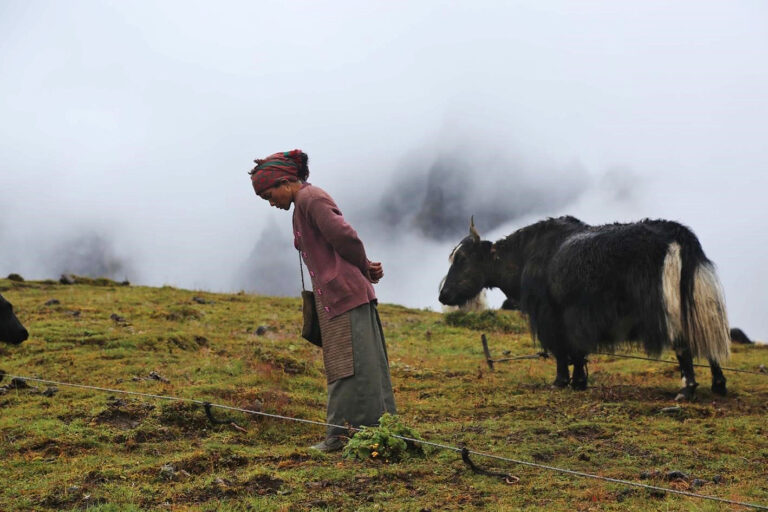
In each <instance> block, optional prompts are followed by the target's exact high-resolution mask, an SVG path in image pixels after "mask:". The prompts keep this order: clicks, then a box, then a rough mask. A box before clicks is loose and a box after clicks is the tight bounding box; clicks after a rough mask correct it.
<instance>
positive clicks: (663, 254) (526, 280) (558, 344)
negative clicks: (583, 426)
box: [440, 216, 730, 399]
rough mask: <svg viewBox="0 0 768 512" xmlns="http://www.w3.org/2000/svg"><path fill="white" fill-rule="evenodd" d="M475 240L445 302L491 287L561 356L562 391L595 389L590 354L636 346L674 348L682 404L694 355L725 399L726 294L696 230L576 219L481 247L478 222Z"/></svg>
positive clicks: (456, 262)
mask: <svg viewBox="0 0 768 512" xmlns="http://www.w3.org/2000/svg"><path fill="white" fill-rule="evenodd" d="M469 232H470V235H469V236H467V237H466V238H464V239H463V240H462V241H461V242H460V243H459V245H458V246H457V247H456V248H455V249H454V250H453V252H452V253H451V258H450V260H451V267H450V269H449V270H448V275H447V276H446V277H445V279H444V280H443V284H442V285H441V288H440V302H442V303H443V304H446V305H456V304H461V303H463V302H464V301H466V300H467V299H470V298H472V297H474V296H475V295H477V294H478V293H479V292H480V291H481V290H482V289H483V288H500V289H501V290H502V291H503V292H504V293H505V294H506V296H507V297H508V299H510V300H511V301H515V302H517V303H518V305H519V308H520V310H521V311H522V312H523V313H525V314H526V315H527V316H528V320H529V322H530V325H531V332H532V333H533V335H534V337H536V338H538V340H539V341H540V343H541V345H542V347H543V348H544V349H546V350H548V351H550V352H551V353H552V354H553V355H554V357H555V359H556V361H557V377H556V379H555V382H554V385H555V386H557V387H565V386H567V385H568V384H569V383H570V385H571V387H573V388H574V389H586V387H587V374H586V369H585V365H586V360H585V357H586V355H587V354H589V353H591V352H595V351H600V350H612V349H613V348H615V347H616V346H617V345H619V344H621V343H623V342H630V343H637V344H639V345H641V346H642V347H643V348H644V349H645V351H646V352H647V353H648V354H650V355H655V356H658V355H659V354H660V353H661V351H662V350H663V349H664V348H666V347H670V346H671V347H673V348H674V349H675V352H676V353H677V359H678V361H679V362H680V370H681V373H682V376H683V379H684V387H683V389H682V390H680V393H679V394H678V396H677V399H682V398H686V399H691V398H693V395H694V392H695V390H696V386H697V384H696V380H695V378H694V372H693V357H704V358H707V359H708V360H709V364H710V368H711V370H712V391H713V392H715V393H718V394H722V395H724V394H725V393H726V379H725V377H724V376H723V372H722V370H721V368H720V363H721V362H722V361H724V360H725V359H727V358H728V356H729V354H730V337H729V332H728V319H727V314H726V309H725V303H724V300H723V294H722V291H721V287H720V283H719V281H718V278H717V275H716V274H715V271H714V267H713V265H712V263H711V262H710V261H709V260H708V259H707V257H706V256H705V255H704V251H703V250H702V248H701V244H700V243H699V240H698V239H697V238H696V236H695V235H694V234H693V232H691V230H690V229H688V228H687V227H685V226H683V225H681V224H678V223H676V222H671V221H666V220H643V221H641V222H634V223H629V224H618V223H616V224H606V225H602V226H590V225H588V224H585V223H584V222H581V221H580V220H578V219H576V218H574V217H570V216H567V217H559V218H556V219H553V218H550V219H547V220H543V221H541V222H537V223H535V224H532V225H530V226H527V227H524V228H522V229H519V230H517V231H516V232H514V233H512V234H511V235H509V236H508V237H506V238H503V239H501V240H498V241H497V242H490V241H486V240H481V239H480V235H479V234H478V232H477V230H476V229H475V226H474V222H473V221H470V230H469ZM569 364H572V365H573V375H572V376H571V375H570V374H569V368H568V365H569Z"/></svg>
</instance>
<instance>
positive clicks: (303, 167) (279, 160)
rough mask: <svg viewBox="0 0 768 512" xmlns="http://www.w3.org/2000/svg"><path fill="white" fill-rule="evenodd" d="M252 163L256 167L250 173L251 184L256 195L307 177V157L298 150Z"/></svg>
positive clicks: (277, 154) (276, 154)
mask: <svg viewBox="0 0 768 512" xmlns="http://www.w3.org/2000/svg"><path fill="white" fill-rule="evenodd" d="M254 162H256V167H254V168H253V170H252V171H251V183H252V184H253V190H255V191H256V193H257V194H261V193H262V192H264V191H265V190H267V189H268V188H270V187H272V186H274V185H277V184H278V183H281V182H283V181H299V180H300V179H301V180H305V179H307V176H309V169H308V168H307V155H306V154H304V152H302V151H301V150H300V149H294V150H293V151H284V152H282V153H275V154H274V155H269V156H268V157H267V158H264V159H257V160H254Z"/></svg>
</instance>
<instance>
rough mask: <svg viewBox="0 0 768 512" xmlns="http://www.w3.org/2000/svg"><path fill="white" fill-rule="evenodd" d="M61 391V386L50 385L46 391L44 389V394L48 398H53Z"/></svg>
mask: <svg viewBox="0 0 768 512" xmlns="http://www.w3.org/2000/svg"><path fill="white" fill-rule="evenodd" d="M58 392H59V388H57V387H56V386H48V387H47V388H46V389H45V391H43V396H46V397H48V398H51V397H52V396H53V395H55V394H56V393H58Z"/></svg>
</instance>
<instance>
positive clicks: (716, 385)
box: [709, 359, 728, 396]
mask: <svg viewBox="0 0 768 512" xmlns="http://www.w3.org/2000/svg"><path fill="white" fill-rule="evenodd" d="M709 369H710V370H711V371H712V392H713V393H717V394H718V395H723V396H725V394H726V393H727V392H728V390H727V389H726V388H725V380H726V379H725V375H723V369H722V368H720V365H719V364H717V361H713V360H711V359H710V360H709Z"/></svg>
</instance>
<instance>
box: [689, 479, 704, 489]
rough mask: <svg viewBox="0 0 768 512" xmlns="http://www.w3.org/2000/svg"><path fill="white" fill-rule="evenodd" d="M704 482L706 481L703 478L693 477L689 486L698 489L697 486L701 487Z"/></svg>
mask: <svg viewBox="0 0 768 512" xmlns="http://www.w3.org/2000/svg"><path fill="white" fill-rule="evenodd" d="M705 483H707V482H705V481H704V480H702V479H701V478H694V479H693V482H691V487H692V488H693V489H698V488H699V487H701V486H702V485H704V484H705Z"/></svg>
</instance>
